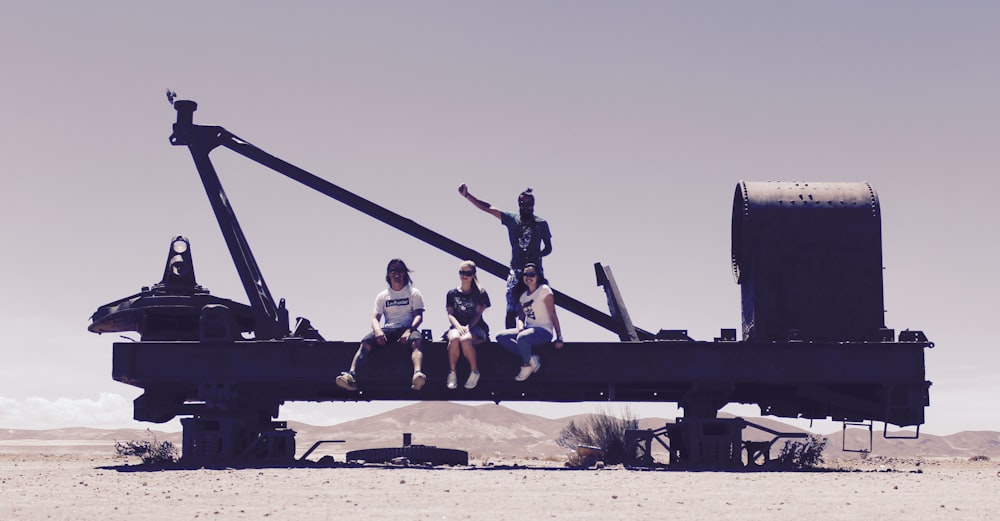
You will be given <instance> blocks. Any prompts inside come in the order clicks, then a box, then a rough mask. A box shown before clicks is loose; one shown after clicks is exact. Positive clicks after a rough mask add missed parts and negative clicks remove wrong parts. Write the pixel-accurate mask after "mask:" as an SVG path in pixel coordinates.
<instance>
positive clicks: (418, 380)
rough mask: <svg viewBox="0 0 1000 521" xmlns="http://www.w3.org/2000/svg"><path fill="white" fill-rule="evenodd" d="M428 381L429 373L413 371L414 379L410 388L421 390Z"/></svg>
mask: <svg viewBox="0 0 1000 521" xmlns="http://www.w3.org/2000/svg"><path fill="white" fill-rule="evenodd" d="M426 382H427V375H425V374H424V373H421V372H420V371H417V372H415V373H413V380H412V381H411V385H410V389H413V390H414V391H419V390H420V389H421V388H423V386H424V384H425V383H426Z"/></svg>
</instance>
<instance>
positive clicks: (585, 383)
mask: <svg viewBox="0 0 1000 521" xmlns="http://www.w3.org/2000/svg"><path fill="white" fill-rule="evenodd" d="M174 107H175V109H176V111H177V121H176V123H175V124H174V126H173V134H172V135H171V137H170V141H171V143H172V144H174V145H177V146H186V147H188V149H189V150H190V152H191V154H192V157H193V158H194V162H195V165H196V167H197V169H198V172H199V174H200V175H201V179H202V183H203V184H204V186H205V190H206V194H207V195H208V198H209V201H210V202H211V205H212V208H213V210H214V211H215V215H216V218H217V220H218V222H219V225H220V227H221V229H222V234H223V236H224V238H225V240H226V244H227V245H228V247H229V250H230V253H231V255H232V257H233V261H234V262H235V264H236V269H237V271H238V272H239V275H240V279H241V281H242V282H243V285H244V289H245V290H246V293H247V296H248V298H249V301H250V303H249V305H245V304H240V303H238V302H234V301H231V300H227V299H222V298H218V297H214V296H212V295H210V294H209V292H208V290H206V289H204V288H202V287H201V286H200V285H198V284H197V283H196V281H195V278H194V265H193V262H192V257H191V248H190V244H189V243H188V241H187V239H185V238H184V237H176V238H175V239H173V241H171V245H170V250H169V252H168V256H167V258H168V260H167V266H166V269H165V270H164V275H163V279H162V280H161V281H160V283H158V284H155V285H153V286H152V287H148V288H142V291H141V292H140V293H137V294H135V295H132V296H129V297H126V298H124V299H121V300H118V301H115V302H112V303H110V304H106V305H104V306H101V307H100V308H98V310H97V311H96V312H95V313H94V315H93V316H92V324H91V326H90V328H89V329H90V331H93V332H97V333H102V332H113V331H137V332H139V333H140V335H141V339H140V341H138V342H128V343H115V344H114V346H113V369H112V376H113V377H114V379H115V380H118V381H120V382H124V383H127V384H130V385H134V386H137V387H139V388H142V389H143V391H144V392H143V394H142V395H141V396H140V397H139V398H137V399H136V400H135V404H134V405H135V419H137V420H140V421H150V422H165V421H169V420H170V419H172V418H174V417H177V416H182V417H183V418H182V419H181V423H182V425H183V429H184V433H183V438H184V441H183V452H182V455H183V457H182V462H184V463H186V464H190V465H221V464H244V465H245V464H251V465H253V464H261V463H275V462H277V463H282V462H290V461H292V460H293V458H294V454H295V439H294V437H295V433H294V431H292V430H290V429H288V428H287V426H286V425H285V423H284V422H276V421H273V418H276V417H277V416H278V409H279V407H280V406H281V405H282V404H283V403H284V402H286V401H312V402H322V401H355V400H415V399H420V400H466V401H470V400H471V401H476V400H481V401H494V402H501V401H550V402H580V401H594V402H597V401H617V402H676V403H678V404H679V405H680V406H681V407H682V408H683V409H684V417H683V418H679V419H678V421H677V423H675V424H672V425H670V426H668V427H669V428H667V429H665V431H666V434H667V436H668V437H669V445H667V444H666V443H664V445H665V446H668V448H669V450H670V453H671V464H677V465H690V466H706V465H711V466H717V465H724V466H728V465H740V464H741V462H742V461H743V460H744V455H743V453H744V451H746V452H747V457H746V460H747V461H751V462H752V461H753V460H754V459H755V458H754V454H753V453H752V451H753V450H759V447H758V445H760V444H759V443H757V444H756V445H753V444H749V442H747V443H744V442H743V441H742V439H741V431H742V430H743V429H744V428H745V427H746V426H747V424H748V422H745V421H742V420H739V419H736V420H733V419H722V418H717V417H716V416H717V412H718V410H719V409H720V408H722V407H723V406H725V405H726V404H728V403H746V404H756V405H759V406H760V408H761V412H762V413H763V414H772V415H776V416H782V417H802V418H816V419H826V418H830V419H834V420H838V421H844V422H852V423H854V422H869V425H870V424H871V422H874V421H880V422H885V424H886V425H888V424H894V425H897V426H901V427H905V426H916V427H917V431H916V432H917V434H918V435H919V426H920V425H921V424H923V422H924V408H925V407H927V406H928V405H929V395H928V390H929V387H930V382H928V381H926V380H925V374H924V349H926V348H929V347H933V343H931V342H929V341H928V340H927V338H926V337H925V336H924V334H923V333H922V332H920V331H902V332H900V334H899V338H898V339H897V338H896V335H895V332H894V330H892V329H887V328H886V327H885V325H884V320H883V316H884V312H883V310H882V278H881V277H882V275H881V269H882V267H881V224H880V209H879V204H878V197H877V196H876V194H875V191H874V189H872V187H871V186H870V185H868V184H867V183H748V182H741V183H740V184H739V185H738V186H737V188H736V195H735V198H734V204H733V228H732V233H733V235H732V253H733V267H734V272H735V274H736V277H737V281H738V283H739V284H740V285H741V287H742V298H743V338H742V340H737V338H736V336H737V335H736V330H733V329H723V330H722V331H721V333H720V336H719V337H718V338H715V339H713V340H712V341H698V340H693V339H691V338H689V337H688V335H687V333H686V331H678V330H660V331H659V332H658V333H655V334H654V333H651V332H648V331H645V330H643V329H640V328H637V327H635V326H634V325H633V324H632V323H631V320H630V319H629V317H628V312H627V311H626V309H625V306H624V303H623V301H622V298H621V295H620V293H619V292H618V288H617V285H616V284H615V281H614V276H613V275H612V273H611V270H610V268H608V267H607V266H602V265H601V264H599V263H598V264H596V265H595V270H596V274H597V282H598V284H599V285H600V286H603V287H604V290H605V292H606V294H607V297H608V305H609V308H610V311H611V313H610V314H607V313H603V312H601V311H598V310H596V309H593V308H591V307H590V306H587V305H586V304H583V303H582V302H580V301H578V300H576V299H573V298H572V297H569V296H568V295H565V294H563V293H557V294H556V304H557V305H559V306H560V307H562V308H564V309H566V310H568V311H570V312H573V313H575V314H577V315H580V316H581V317H583V318H585V319H587V320H590V321H591V322H594V323H596V324H598V325H600V326H602V327H605V328H606V329H608V330H610V331H612V332H614V333H615V334H617V335H618V336H619V338H620V341H619V342H573V343H570V344H569V345H568V346H567V348H565V349H561V350H555V349H554V348H552V347H548V348H543V352H542V356H543V357H545V359H546V365H545V371H543V372H540V373H539V374H538V375H536V376H535V377H533V378H531V379H530V380H528V381H526V382H514V381H513V379H512V378H510V375H512V374H514V373H515V372H516V369H517V366H518V365H519V360H517V359H516V358H515V357H514V356H512V355H510V354H508V353H506V352H505V351H504V350H501V349H481V350H480V351H479V357H480V363H479V365H480V371H481V372H482V378H481V379H480V384H479V386H478V387H477V388H475V389H472V390H467V389H456V390H446V388H445V385H444V377H445V371H444V368H445V367H446V363H447V361H446V360H445V354H444V353H445V349H444V346H443V345H441V344H439V343H435V342H432V341H431V339H430V338H427V339H426V344H425V345H426V348H425V349H424V367H425V368H430V370H429V371H428V382H427V385H426V386H425V387H424V388H423V390H421V391H419V393H415V392H414V391H412V390H410V388H409V385H408V384H407V383H406V382H407V381H408V378H407V377H408V375H409V372H410V367H409V357H408V356H406V353H405V352H404V351H402V348H398V349H397V348H394V347H388V348H385V349H380V350H376V351H375V352H373V355H372V358H373V359H372V361H371V363H370V364H369V367H370V368H371V374H370V375H368V376H367V377H366V378H365V379H364V381H363V384H364V385H363V387H362V388H361V389H360V390H359V391H356V392H348V391H345V390H343V389H340V388H339V387H337V386H336V385H335V384H334V376H335V375H336V374H337V373H338V372H339V371H340V370H342V369H343V368H344V367H347V366H348V365H349V364H350V361H351V358H352V357H353V355H354V351H355V350H356V348H357V342H356V341H354V340H351V341H348V342H341V341H327V340H325V339H323V337H322V336H321V335H320V334H319V332H318V331H317V330H316V329H315V328H313V327H312V325H311V324H310V322H309V321H308V320H307V319H304V318H299V319H297V320H296V323H295V324H294V326H292V325H291V324H290V321H289V318H288V317H289V315H288V311H287V309H286V307H285V303H284V301H283V300H282V301H280V302H277V303H276V302H275V301H274V299H273V297H272V296H271V293H270V291H269V290H268V288H267V285H266V284H265V282H264V278H263V275H262V273H261V270H260V268H259V267H258V266H257V263H256V261H255V259H254V257H253V254H252V253H251V250H250V246H249V243H248V241H247V239H246V237H245V236H244V234H243V232H242V230H241V229H240V226H239V223H238V221H237V219H236V215H235V213H234V211H233V207H232V205H231V204H230V202H229V201H228V199H227V197H226V195H225V192H224V191H223V188H222V185H221V183H220V182H219V178H218V176H217V175H216V172H215V169H214V167H213V165H212V162H211V161H210V159H209V157H208V156H209V153H210V152H212V151H213V150H214V149H216V148H218V147H220V146H221V147H224V148H228V149H230V150H232V151H234V152H236V153H239V154H241V155H243V156H245V157H247V158H249V159H252V160H254V161H256V162H258V163H260V164H262V165H264V166H267V167H269V168H271V169H273V170H275V171H277V172H279V173H281V174H283V175H285V176H287V177H290V178H292V179H294V180H296V181H298V182H300V183H302V184H305V185H306V186H308V187H310V188H312V189H314V190H317V191H319V192H321V193H324V194H326V195H328V196H330V197H332V198H334V199H337V200H338V201H341V202H343V203H345V204H347V205H349V206H351V207H353V208H355V209H357V210H359V211H362V212H364V213H366V214H368V215H370V216H372V217H374V218H376V219H378V220H380V221H382V222H384V223H386V224H388V225H390V226H393V227H395V228H397V229H399V230H401V231H403V232H405V233H407V234H410V235H412V236H414V237H416V238H418V239H421V240H423V241H424V242H426V243H428V244H429V245H431V246H433V247H436V248H439V249H441V250H443V251H445V252H447V253H450V254H452V255H454V256H455V257H457V258H459V259H472V260H474V261H475V262H476V264H477V265H478V266H479V268H480V269H481V270H484V271H486V272H488V273H492V274H493V275H496V276H497V277H500V278H505V277H506V275H507V267H506V266H505V265H504V264H502V263H500V262H497V261H495V260H493V259H490V258H488V257H486V256H484V255H482V254H480V253H479V252H476V251H474V250H472V249H470V248H467V247H465V246H462V245H461V244H459V243H457V242H455V241H452V240H451V239H448V238H446V237H444V236H442V235H440V234H438V233H436V232H434V231H431V230H429V229H427V228H424V227H423V226H420V225H419V224H417V223H415V222H413V221H411V220H409V219H406V218H404V217H402V216H400V215H398V214H395V213H393V212H391V211H390V210H387V209H385V208H383V207H381V206H378V205H377V204H375V203H372V202H370V201H368V200H366V199H364V198H362V197H360V196H357V195H355V194H353V193H350V192H348V191H346V190H344V189H343V188H340V187H338V186H336V185H334V184H332V183H330V182H328V181H326V180H324V179H321V178H319V177H317V176H315V175H313V174H311V173H309V172H306V171H305V170H302V169H300V168H298V167H296V166H294V165H291V164H289V163H286V162H285V161H282V160H280V159H278V158H276V157H274V156H271V155H269V154H267V153H266V152H264V151H263V150H261V149H259V148H257V147H255V146H253V145H251V144H249V143H248V142H247V141H245V140H242V139H240V138H238V137H237V136H235V135H233V134H231V133H230V132H228V131H227V130H225V129H224V128H222V127H217V126H201V125H195V124H194V123H193V114H194V112H195V110H196V108H197V105H196V104H195V103H194V102H193V101H176V103H174ZM435 367H438V368H441V370H440V371H434V369H433V368H435ZM462 370H463V369H462V368H461V366H460V372H461V371H462ZM464 371H468V368H467V367H465V368H464ZM460 378H464V376H462V375H460ZM775 434H777V433H775ZM653 435H654V434H650V433H647V434H640V435H639V436H638V437H633V438H634V439H637V440H640V441H645V443H646V445H647V449H648V445H649V441H650V439H651V436H653ZM661 443H663V442H662V441H661Z"/></svg>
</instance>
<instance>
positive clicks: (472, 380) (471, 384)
mask: <svg viewBox="0 0 1000 521" xmlns="http://www.w3.org/2000/svg"><path fill="white" fill-rule="evenodd" d="M478 384H479V371H474V372H472V373H469V379H468V380H466V381H465V388H466V389H475V388H476V385H478Z"/></svg>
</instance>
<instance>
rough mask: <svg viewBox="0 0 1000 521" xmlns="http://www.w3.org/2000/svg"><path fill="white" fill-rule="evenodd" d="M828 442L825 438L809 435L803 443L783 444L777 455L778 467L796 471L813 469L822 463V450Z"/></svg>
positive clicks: (791, 442)
mask: <svg viewBox="0 0 1000 521" xmlns="http://www.w3.org/2000/svg"><path fill="white" fill-rule="evenodd" d="M828 441H829V440H828V439H827V438H826V437H825V436H816V435H815V434H810V435H809V437H808V438H806V440H805V441H792V440H788V441H786V442H785V446H784V447H782V448H781V453H780V454H778V459H777V460H775V461H777V463H778V465H780V466H783V467H793V468H797V469H805V468H813V467H817V466H819V464H821V463H823V449H825V448H826V444H827V442H828Z"/></svg>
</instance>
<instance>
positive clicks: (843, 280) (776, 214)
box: [732, 181, 885, 342]
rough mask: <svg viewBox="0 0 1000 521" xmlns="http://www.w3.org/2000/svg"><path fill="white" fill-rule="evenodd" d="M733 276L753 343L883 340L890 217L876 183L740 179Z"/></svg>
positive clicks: (735, 200)
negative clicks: (885, 225)
mask: <svg viewBox="0 0 1000 521" xmlns="http://www.w3.org/2000/svg"><path fill="white" fill-rule="evenodd" d="M732 262H733V274H734V275H735V277H736V281H737V282H738V283H739V284H740V287H741V295H742V300H743V337H744V339H746V340H751V341H764V342H766V341H787V340H795V339H801V340H843V341H865V340H877V339H878V338H879V335H880V330H881V329H882V328H884V327H885V324H884V310H883V297H882V225H881V211H880V208H879V201H878V195H877V194H876V193H875V190H874V189H873V188H872V186H871V185H870V184H868V183H863V182H862V183H806V182H745V181H741V182H740V183H739V184H738V185H736V193H735V195H734V197H733V221H732Z"/></svg>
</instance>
